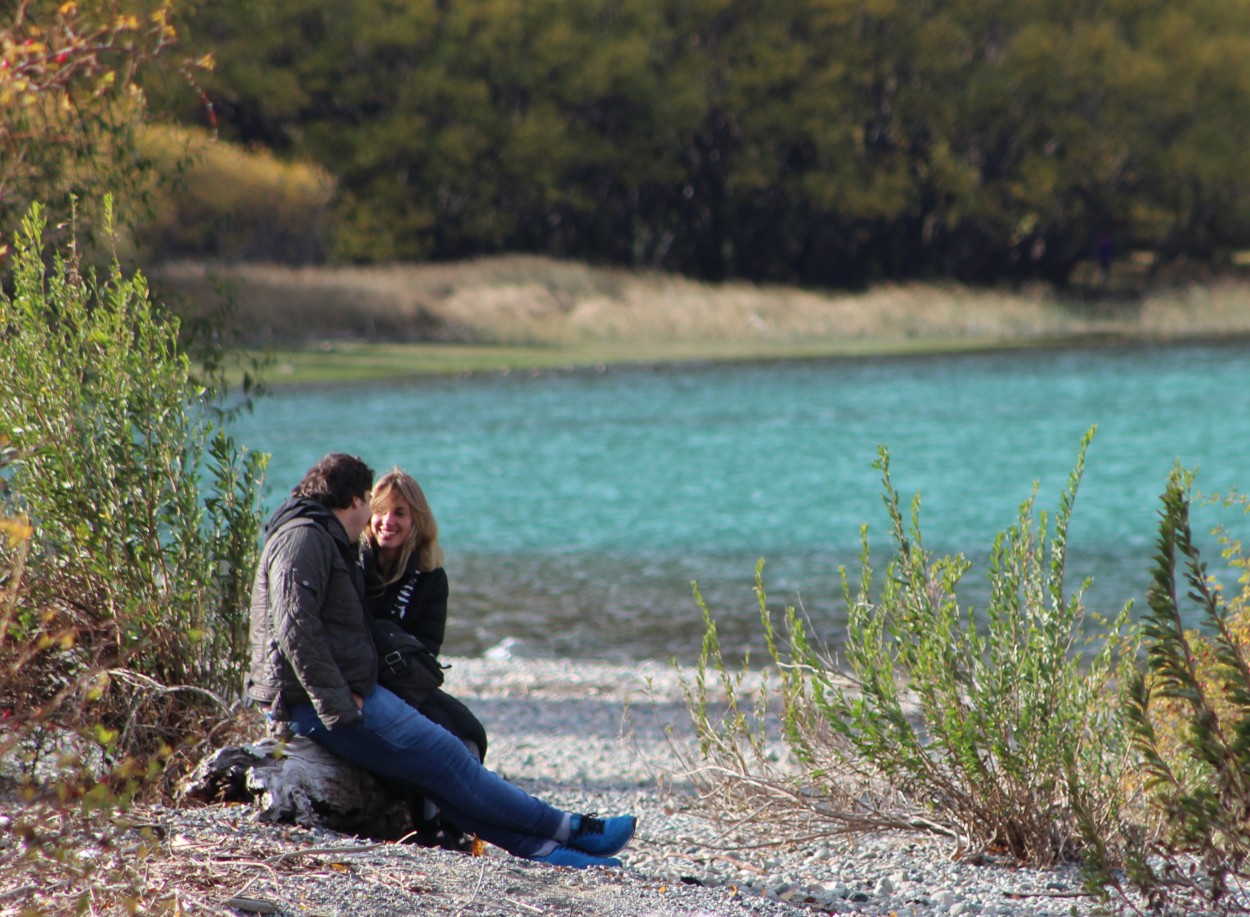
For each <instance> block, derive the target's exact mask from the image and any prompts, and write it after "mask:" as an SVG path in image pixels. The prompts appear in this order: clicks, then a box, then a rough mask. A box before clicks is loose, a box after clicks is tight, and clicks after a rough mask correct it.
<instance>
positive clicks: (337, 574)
mask: <svg viewBox="0 0 1250 917" xmlns="http://www.w3.org/2000/svg"><path fill="white" fill-rule="evenodd" d="M362 534H363V535H364V537H363V539H362V538H361V536H362ZM362 542H363V545H364V548H363V552H362V550H361V547H360V544H361V543H362ZM442 563H443V557H442V550H441V549H440V548H439V545H438V527H437V525H436V524H435V522H434V517H433V514H432V513H431V512H430V508H429V505H428V504H427V503H426V500H425V495H424V494H423V493H422V492H421V488H420V487H419V486H418V484H417V482H416V481H415V480H413V479H412V478H411V477H410V476H408V475H406V474H404V473H403V472H401V471H399V470H398V469H395V470H394V471H392V472H390V473H389V474H386V475H383V476H382V478H381V479H380V480H379V481H378V483H377V486H376V487H374V486H373V471H372V470H371V469H370V468H369V466H368V465H366V464H365V463H364V462H362V461H361V460H360V459H358V458H356V457H354V456H350V455H345V454H343V453H332V454H330V455H327V456H326V457H325V458H323V459H321V461H319V462H317V464H316V465H314V466H313V467H312V468H311V469H309V471H308V473H307V474H305V475H304V479H303V480H302V481H301V482H300V483H299V485H298V486H296V487H295V489H294V490H293V491H292V492H291V498H290V499H289V500H287V501H286V502H285V503H283V504H282V506H280V507H279V508H278V509H277V511H276V512H275V513H274V514H273V517H272V518H271V519H270V520H269V522H268V523H267V524H266V526H265V546H264V550H263V552H262V554H261V558H260V563H259V565H258V567H257V571H256V582H255V584H254V586H253V589H252V609H251V637H250V645H251V668H250V671H249V673H248V676H247V684H246V696H247V698H248V699H250V700H252V701H254V702H256V703H258V704H261V705H262V706H264V707H265V708H266V710H267V712H268V715H269V717H270V718H271V719H273V720H277V721H286V722H289V724H290V728H291V730H292V732H294V733H295V734H296V735H301V736H306V737H308V738H310V739H313V740H314V741H316V742H317V743H319V744H320V745H322V746H323V747H325V748H326V749H327V750H329V751H330V752H332V753H334V754H335V755H338V756H339V757H340V758H343V759H344V760H345V761H348V762H350V763H352V764H355V765H357V766H358V767H361V768H364V769H365V770H367V771H370V772H371V773H373V774H375V775H377V776H379V777H383V778H386V779H387V780H390V781H395V782H398V783H399V784H401V785H403V786H404V787H406V788H408V789H409V790H411V791H413V792H414V793H417V794H420V795H421V796H423V797H424V798H425V800H427V801H428V802H429V803H431V804H432V805H433V806H436V807H437V808H438V810H439V812H440V813H441V817H442V818H443V819H446V820H447V821H449V822H450V823H452V824H454V825H455V826H457V827H458V828H459V829H461V830H463V831H468V832H471V833H473V834H475V835H477V836H478V837H480V838H481V839H482V840H484V841H488V842H490V843H492V844H495V845H497V846H499V847H502V848H503V849H504V850H507V851H508V852H509V853H511V854H513V855H515V856H519V857H524V858H526V859H530V860H536V861H539V862H542V863H550V864H553V865H558V866H572V867H576V868H583V867H588V866H620V865H621V861H620V860H619V859H617V858H616V857H615V854H617V853H619V852H620V851H621V849H622V848H624V847H625V845H626V844H627V843H629V840H630V838H632V837H633V834H634V828H635V826H636V823H637V820H636V819H635V818H634V816H632V815H620V816H616V817H613V818H597V817H595V816H593V815H578V814H574V813H570V812H564V811H562V810H560V809H557V808H555V807H553V806H550V805H548V804H547V803H545V802H543V801H542V800H539V799H537V798H535V797H533V796H530V795H529V794H528V793H525V792H523V791H522V790H520V789H518V788H517V787H515V786H513V785H512V784H510V783H508V782H507V781H505V780H504V779H503V778H502V777H499V776H498V775H497V774H495V773H494V772H492V771H490V770H488V769H487V768H486V767H485V766H483V764H482V759H483V758H484V756H485V753H486V731H485V729H483V727H482V724H481V723H480V722H478V720H477V718H476V717H475V716H473V714H472V713H471V712H470V711H469V709H468V708H467V707H466V706H465V705H464V704H462V703H461V702H460V701H458V700H456V699H455V698H454V697H452V696H451V695H449V694H446V693H445V692H443V691H441V690H438V689H437V688H434V689H431V690H429V691H425V692H421V695H420V696H416V697H409V698H408V699H407V700H405V699H401V698H400V697H399V696H398V695H397V694H395V693H393V692H392V691H391V690H389V689H388V688H387V687H385V686H384V685H382V684H380V683H379V681H378V678H379V660H378V653H377V649H376V648H375V644H374V639H373V634H372V628H371V620H372V619H373V618H381V619H390V620H393V621H395V622H396V623H397V624H398V625H399V626H400V627H401V628H403V630H405V631H407V632H408V633H409V634H411V635H412V636H414V637H416V638H417V640H419V641H420V642H421V643H422V644H423V645H424V646H425V648H426V649H427V650H429V652H430V653H432V654H434V655H435V656H436V655H437V653H438V651H439V650H440V649H441V647H442V642H443V633H444V629H445V627H446V622H447V576H446V574H445V573H444V572H443V569H442Z"/></svg>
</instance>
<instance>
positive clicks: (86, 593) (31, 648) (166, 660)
mask: <svg viewBox="0 0 1250 917" xmlns="http://www.w3.org/2000/svg"><path fill="white" fill-rule="evenodd" d="M106 210H107V207H106ZM43 228H44V224H43V219H42V215H41V211H40V209H39V208H38V207H35V208H32V210H31V212H30V214H29V215H28V217H27V219H26V220H25V222H24V226H23V234H22V236H21V238H20V240H19V242H18V245H17V248H16V252H15V258H14V263H13V292H12V294H7V295H0V335H2V336H3V338H4V359H3V360H0V433H3V434H4V435H6V436H7V437H9V439H10V441H11V444H12V450H13V451H12V454H11V458H12V463H11V465H10V466H9V468H8V469H6V476H7V479H8V487H9V491H10V493H9V495H8V501H9V503H8V505H10V506H11V507H13V509H14V510H18V511H21V512H23V513H24V514H26V516H28V518H29V520H30V525H31V526H32V527H33V537H32V540H31V549H30V553H29V557H28V558H27V559H26V563H25V578H24V579H23V580H21V581H20V584H19V582H18V581H17V580H16V579H14V578H12V574H10V576H11V579H10V583H9V587H10V589H11V592H9V593H5V596H6V598H5V602H6V608H5V611H6V616H5V619H4V630H3V631H2V632H0V665H3V671H4V685H5V687H4V691H5V693H6V694H7V695H8V697H7V698H6V699H7V700H8V701H10V702H11V703H12V705H13V709H14V711H15V713H16V715H17V717H18V718H19V719H20V721H21V723H22V724H23V726H25V727H26V728H25V729H23V730H11V731H8V732H6V733H5V735H4V737H3V743H4V747H3V748H0V750H4V751H8V750H9V749H10V748H11V747H12V746H13V745H15V744H18V743H19V742H23V743H25V744H24V745H23V748H24V749H25V750H26V751H27V752H28V758H30V757H38V755H39V753H40V752H41V751H48V750H51V749H53V748H57V747H58V745H59V744H60V743H63V742H64V741H65V740H66V738H67V737H68V736H70V735H72V734H74V733H75V732H83V733H86V734H87V735H89V736H90V741H89V742H88V745H89V746H91V747H93V748H94V750H95V757H94V758H93V759H92V760H89V761H87V762H86V763H87V764H88V765H89V766H90V767H96V765H100V766H109V765H110V764H111V763H116V762H123V761H124V759H126V758H127V756H139V757H140V758H143V757H146V756H148V755H152V754H154V753H156V752H158V751H159V750H160V749H162V748H163V747H166V748H167V747H168V746H170V745H173V744H174V743H175V742H177V741H179V740H181V739H183V738H185V737H186V736H188V735H189V734H190V733H191V732H192V731H195V732H197V733H198V738H199V739H201V740H202V739H203V738H204V734H203V732H202V731H200V727H201V725H202V724H201V722H200V719H201V718H202V715H203V712H204V709H205V704H206V703H211V704H212V705H213V709H214V710H215V712H217V713H218V714H220V709H219V707H220V706H226V705H228V704H229V702H230V700H231V699H232V698H234V697H237V694H238V692H239V690H240V686H241V681H242V666H243V661H244V656H245V641H246V627H247V621H246V610H247V603H248V597H249V592H250V587H251V575H252V572H253V569H254V565H255V558H256V546H257V536H258V516H257V497H258V488H259V480H260V476H261V474H262V472H263V469H264V466H265V457H264V456H262V455H258V454H255V453H251V454H249V453H246V452H244V451H241V450H240V449H238V448H237V447H236V446H235V444H234V443H233V442H232V441H231V439H230V438H229V437H228V436H226V435H225V434H224V433H223V432H222V430H221V429H220V428H219V427H218V425H217V423H216V422H215V421H214V414H213V412H212V411H211V410H210V399H211V396H212V395H213V394H214V393H213V391H212V390H211V389H209V388H205V387H204V386H203V385H202V384H198V383H196V382H195V381H194V379H195V377H194V375H193V367H192V365H191V363H190V361H189V360H188V358H187V357H186V355H185V354H183V353H182V352H180V350H179V347H178V343H177V342H178V334H179V329H178V323H177V322H176V321H174V320H172V319H169V318H167V317H166V316H164V315H162V313H161V311H160V310H159V309H158V308H157V307H156V306H155V305H154V304H153V303H152V301H151V300H150V298H149V295H148V290H147V286H146V283H145V281H144V279H143V277H142V276H141V275H135V276H134V277H129V278H128V277H124V276H122V274H121V272H120V269H119V268H118V267H117V265H116V263H114V265H113V267H112V269H111V271H110V273H109V274H108V276H107V277H105V278H103V279H101V278H99V277H97V275H96V273H95V272H94V271H89V270H84V269H83V268H82V266H81V265H80V264H79V263H78V261H77V260H76V259H75V258H74V256H73V254H72V250H71V255H70V257H68V258H67V257H63V256H61V255H57V256H55V257H54V258H52V264H51V267H50V268H47V269H45V266H44V264H43V261H42V254H43V252H42V241H41V240H42V231H43ZM5 560H6V561H7V563H8V565H9V566H14V564H15V562H18V561H20V560H21V555H20V553H14V552H13V551H8V552H7V553H6V555H5ZM16 569H20V567H19V568H16ZM74 747H76V748H81V747H82V746H81V745H80V744H79V745H75V746H74ZM27 763H28V764H30V765H31V766H32V767H33V765H34V763H35V762H34V761H33V760H27Z"/></svg>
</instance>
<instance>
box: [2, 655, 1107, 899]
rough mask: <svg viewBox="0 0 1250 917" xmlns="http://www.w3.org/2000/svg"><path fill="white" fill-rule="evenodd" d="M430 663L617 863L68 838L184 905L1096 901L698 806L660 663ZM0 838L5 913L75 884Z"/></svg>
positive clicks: (917, 854) (174, 821) (511, 767)
mask: <svg viewBox="0 0 1250 917" xmlns="http://www.w3.org/2000/svg"><path fill="white" fill-rule="evenodd" d="M445 661H447V662H449V663H450V664H451V666H452V667H451V669H450V670H449V672H448V682H447V685H446V687H447V689H448V690H449V691H451V692H452V693H453V694H454V695H456V696H458V697H460V698H461V699H462V700H464V701H466V702H467V703H468V704H469V706H470V707H471V708H472V709H473V710H474V712H475V713H476V714H477V715H478V716H479V717H480V718H481V719H482V721H483V723H484V724H485V725H486V728H487V731H488V734H489V735H490V741H491V747H490V752H489V754H488V758H487V764H488V766H490V767H492V769H494V770H496V771H497V772H498V773H500V774H501V775H502V776H504V777H505V778H506V779H508V780H510V781H512V782H513V783H515V784H517V785H518V786H520V787H521V788H522V789H525V790H526V791H528V792H531V793H534V794H535V795H538V796H540V797H541V798H543V799H546V800H547V801H549V802H551V803H552V804H554V805H556V806H558V807H561V808H564V809H566V810H569V811H579V812H592V811H593V812H599V813H601V814H605V815H606V814H616V813H620V812H626V811H628V812H633V813H635V814H637V815H638V816H639V828H638V833H637V834H636V836H635V838H634V840H633V842H632V843H631V844H630V845H629V846H628V847H627V848H626V850H625V851H623V853H622V854H621V856H622V859H623V860H624V864H625V865H624V868H622V869H612V870H595V869H592V870H582V871H577V870H568V869H563V868H556V867H549V866H544V865H541V864H537V863H532V862H528V861H524V860H519V859H516V858H514V857H511V856H509V855H508V854H506V853H504V852H503V851H501V850H498V849H496V848H493V847H490V846H487V847H486V848H485V851H484V855H483V856H480V857H474V856H470V855H467V854H462V853H451V852H447V851H443V850H438V849H429V848H422V847H418V846H412V845H406V844H393V843H386V844H376V843H371V842H368V841H364V840H361V839H356V838H351V837H347V836H344V835H338V834H335V833H333V832H329V831H325V830H320V829H307V828H300V827H296V826H291V825H267V824H261V823H259V822H258V821H257V820H256V819H255V817H254V810H253V808H252V807H251V806H249V805H247V804H224V805H223V804H219V805H207V806H203V805H197V806H195V807H174V808H171V807H165V806H159V805H143V806H138V807H136V808H135V809H134V810H133V811H132V812H131V813H130V815H129V819H130V820H131V822H132V823H134V827H133V828H131V829H130V830H128V831H126V832H124V833H123V835H122V837H121V842H120V843H117V844H112V845H109V846H107V847H105V848H101V847H99V846H98V836H97V835H96V834H93V833H84V834H83V835H82V836H81V848H82V849H81V850H79V851H77V852H78V853H79V854H80V855H81V856H82V857H84V858H85V859H86V860H87V862H88V863H89V864H90V865H89V866H88V867H87V869H88V870H89V871H91V872H92V873H94V874H96V875H101V874H103V875H107V872H106V871H105V867H107V866H108V865H109V864H110V863H121V862H126V861H131V868H132V869H134V868H135V867H134V864H137V868H138V870H139V872H140V873H141V874H142V877H143V879H142V881H143V882H145V883H147V885H148V888H147V892H148V896H149V897H146V898H145V900H147V901H150V903H153V906H156V905H155V902H157V901H159V902H162V903H163V904H164V905H166V906H169V905H170V903H171V902H173V909H174V910H177V911H178V912H179V913H187V914H214V915H219V914H220V915H225V914H236V915H237V914H240V913H243V914H247V913H256V914H279V915H283V917H296V915H299V917H307V915H308V914H335V915H336V917H392V915H394V917H399V915H408V914H413V913H421V914H425V915H432V917H459V915H466V914H474V915H483V917H516V915H528V914H578V915H580V914H586V915H596V917H599V915H602V917H746V915H756V917H804V915H818V914H861V915H865V917H959V915H984V917H1073V915H1075V917H1093V914H1094V904H1095V903H1094V901H1093V899H1091V898H1090V897H1088V896H1087V895H1085V894H1084V892H1083V891H1082V889H1081V885H1080V875H1079V873H1078V871H1077V870H1076V868H1075V867H1072V866H1066V867H1059V868H1055V869H1047V870H1038V869H1027V868H1016V867H1015V866H1013V865H1012V864H1011V863H1008V862H995V861H994V858H992V857H988V858H984V862H982V863H981V864H980V865H971V864H969V863H966V862H958V861H956V860H955V859H954V857H953V854H954V849H953V847H952V846H951V843H950V841H949V840H948V839H940V838H937V837H934V836H932V835H922V834H911V833H890V834H862V835H853V836H845V835H838V834H835V833H832V832H828V831H825V832H823V833H822V832H821V831H820V830H813V831H810V832H808V834H807V835H806V836H804V837H777V836H770V835H769V833H768V831H767V825H766V823H760V824H757V823H755V822H753V821H750V822H745V823H738V824H735V825H723V824H719V823H717V822H714V821H710V820H708V819H706V818H704V817H701V816H698V815H696V814H694V813H693V812H692V811H691V810H690V805H689V803H690V798H689V789H688V786H686V785H685V784H683V781H682V779H681V775H680V773H678V772H676V771H674V770H673V769H672V767H673V764H674V762H675V760H676V759H675V758H674V757H673V756H672V755H671V746H670V745H669V743H670V742H671V741H677V742H690V741H691V740H692V736H691V735H690V733H689V719H688V716H687V714H686V711H685V705H684V701H683V695H682V691H681V685H680V678H679V676H678V673H677V671H676V670H675V669H674V668H673V667H672V666H666V665H664V664H661V663H654V662H643V663H640V664H638V665H634V666H626V665H619V664H613V663H603V662H589V661H586V662H581V661H579V662H570V661H568V660H562V659H534V658H524V659H488V658H483V657H474V658H468V657H452V658H449V659H447V660H445ZM682 671H683V672H686V674H687V676H688V677H689V676H690V675H691V674H692V673H691V672H690V670H687V669H683V670H682ZM256 737H259V735H257V736H256ZM236 741H237V740H236ZM6 804H7V803H4V802H0V825H3V826H4V827H6V828H10V827H11V826H12V824H13V821H14V819H15V818H17V817H19V816H20V812H19V811H16V810H15V809H12V808H10V809H8V810H7V811H6V809H5V805H6ZM813 827H814V829H818V827H819V826H813ZM3 836H4V839H3V840H0V861H8V862H9V863H10V864H11V866H10V868H6V870H5V877H4V878H3V879H0V893H3V899H4V900H5V901H7V902H12V905H11V906H2V907H0V915H3V917H9V915H14V917H16V915H18V914H21V913H28V912H42V913H48V912H62V910H63V909H64V908H65V907H66V906H67V905H68V903H69V902H70V901H71V900H73V895H76V894H78V893H80V892H82V889H81V888H74V887H72V886H73V881H72V879H71V880H69V881H62V882H59V883H58V882H54V881H51V880H50V877H49V876H48V874H47V872H46V870H49V869H53V870H54V869H55V868H57V867H56V866H55V865H53V866H48V865H46V864H45V865H43V866H42V867H40V865H39V861H40V860H41V858H40V857H29V856H20V855H19V856H15V855H14V854H20V848H21V847H22V842H21V840H20V838H18V837H17V836H16V835H15V833H14V832H13V831H11V830H9V831H5V832H4V835H3ZM110 858H113V859H110ZM40 868H42V869H44V870H45V872H44V873H43V874H40V873H38V872H37V871H35V870H38V869H40ZM53 878H55V877H53ZM58 895H59V896H60V897H57V896H58ZM23 908H35V909H37V910H35V911H25V910H23ZM94 912H99V913H120V912H121V911H120V910H118V909H117V908H116V907H113V908H101V909H97V910H96V911H94Z"/></svg>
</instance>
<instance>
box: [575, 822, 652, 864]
mask: <svg viewBox="0 0 1250 917" xmlns="http://www.w3.org/2000/svg"><path fill="white" fill-rule="evenodd" d="M637 826H638V819H636V818H635V817H634V816H632V815H617V816H616V817H615V818H596V817H595V816H594V815H593V814H591V815H574V816H573V817H572V818H571V819H570V820H569V827H570V828H572V831H571V832H570V833H569V839H568V840H567V841H565V843H566V844H568V846H570V847H572V848H573V849H574V850H580V851H581V852H582V853H589V854H591V855H592V856H598V857H606V856H611V855H612V854H614V853H617V852H619V851H620V850H622V849H624V847H625V845H626V844H628V843H629V839H630V838H631V837H633V836H634V829H635V828H636V827H637Z"/></svg>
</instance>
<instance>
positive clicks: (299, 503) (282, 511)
mask: <svg viewBox="0 0 1250 917" xmlns="http://www.w3.org/2000/svg"><path fill="white" fill-rule="evenodd" d="M293 519H311V520H313V521H314V522H316V523H317V524H318V525H320V526H321V527H322V528H324V529H325V530H326V531H328V532H329V533H330V534H331V535H334V536H335V538H337V539H338V540H340V541H346V540H347V532H346V531H344V529H343V526H342V524H341V523H340V522H339V520H338V517H337V516H336V515H334V513H333V512H331V511H330V509H328V508H327V507H325V506H323V505H321V504H320V503H318V502H317V501H316V500H309V499H308V498H307V497H290V498H288V499H287V500H286V502H285V503H283V504H282V505H281V506H279V507H278V508H277V509H275V510H274V511H273V515H272V516H270V517H269V521H268V522H266V523H265V538H266V539H268V538H270V537H271V536H272V535H273V533H274V532H276V531H278V529H280V528H282V526H284V525H286V524H287V523H288V522H290V521H292V520H293ZM335 529H337V530H338V531H335Z"/></svg>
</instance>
